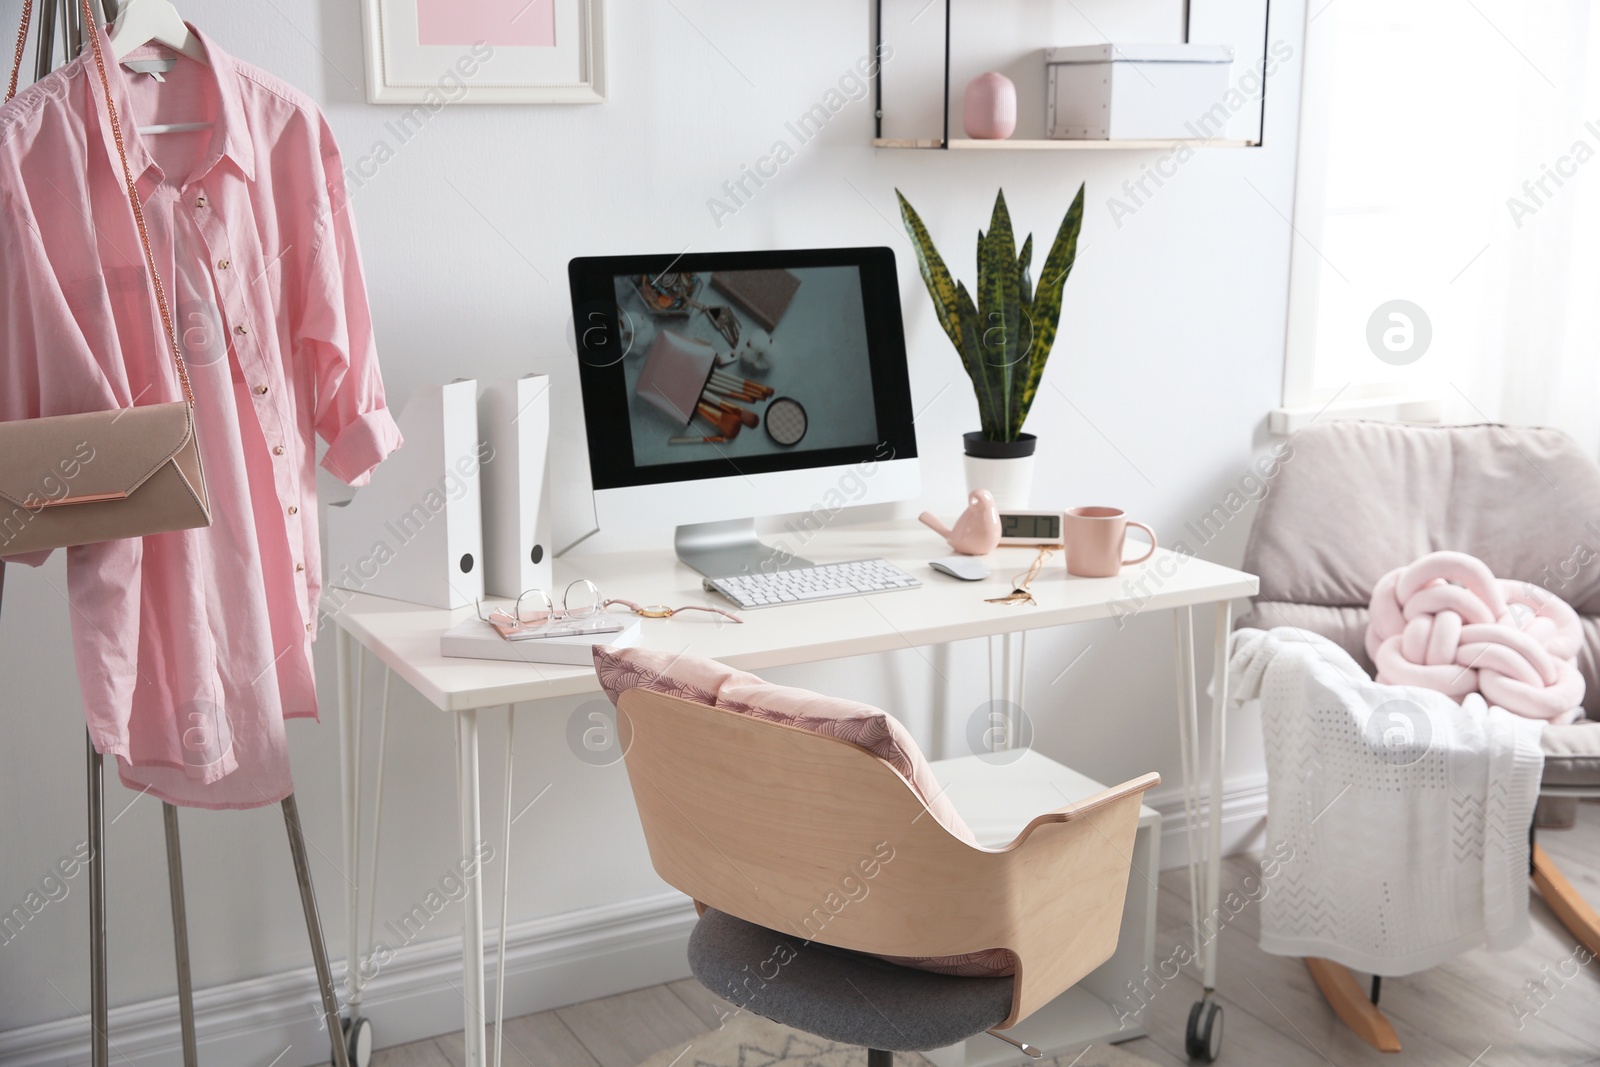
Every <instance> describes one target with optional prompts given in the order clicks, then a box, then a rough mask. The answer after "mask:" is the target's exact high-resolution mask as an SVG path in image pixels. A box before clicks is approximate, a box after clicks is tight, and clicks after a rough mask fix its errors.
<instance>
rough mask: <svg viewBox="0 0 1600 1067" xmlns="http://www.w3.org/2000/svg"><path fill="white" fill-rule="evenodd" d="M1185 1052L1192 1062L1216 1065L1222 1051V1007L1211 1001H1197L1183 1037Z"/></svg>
mask: <svg viewBox="0 0 1600 1067" xmlns="http://www.w3.org/2000/svg"><path fill="white" fill-rule="evenodd" d="M1183 1048H1184V1051H1185V1052H1187V1053H1188V1054H1189V1058H1190V1059H1191V1060H1199V1061H1200V1062H1201V1063H1215V1062H1216V1059H1217V1054H1218V1053H1220V1052H1221V1051H1222V1005H1221V1004H1217V1003H1214V1002H1212V1001H1211V1000H1210V999H1206V1000H1197V1001H1195V1002H1194V1007H1192V1008H1190V1009H1189V1028H1188V1030H1187V1032H1185V1034H1184V1036H1183Z"/></svg>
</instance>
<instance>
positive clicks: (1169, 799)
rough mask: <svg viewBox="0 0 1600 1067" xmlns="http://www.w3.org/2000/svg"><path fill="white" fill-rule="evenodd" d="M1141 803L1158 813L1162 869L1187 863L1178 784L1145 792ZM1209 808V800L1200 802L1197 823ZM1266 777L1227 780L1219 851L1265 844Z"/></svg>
mask: <svg viewBox="0 0 1600 1067" xmlns="http://www.w3.org/2000/svg"><path fill="white" fill-rule="evenodd" d="M1144 802H1145V803H1146V804H1148V805H1149V806H1150V807H1152V808H1155V809H1156V810H1157V811H1159V812H1160V813H1161V869H1162V870H1171V869H1172V868H1173V867H1183V866H1186V865H1187V864H1188V862H1189V837H1188V833H1187V830H1186V827H1187V825H1188V824H1187V822H1186V821H1185V819H1184V813H1183V791H1182V787H1181V786H1163V787H1161V788H1160V789H1157V790H1152V791H1151V792H1149V793H1146V794H1145V799H1144ZM1210 810H1211V804H1210V803H1209V801H1207V802H1205V803H1202V804H1201V805H1200V813H1199V814H1200V825H1201V826H1204V825H1205V821H1206V817H1207V814H1208V813H1209V812H1210ZM1266 830H1267V779H1266V776H1265V775H1261V776H1260V777H1258V778H1254V779H1248V780H1246V781H1243V782H1229V783H1227V784H1226V785H1225V786H1224V787H1223V790H1222V854H1223V855H1224V856H1232V855H1234V854H1235V853H1239V852H1256V851H1259V850H1260V849H1261V848H1263V847H1264V846H1265V844H1266Z"/></svg>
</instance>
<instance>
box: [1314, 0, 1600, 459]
mask: <svg viewBox="0 0 1600 1067" xmlns="http://www.w3.org/2000/svg"><path fill="white" fill-rule="evenodd" d="M1311 5H1312V6H1311V10H1310V11H1309V12H1308V16H1307V18H1308V22H1307V28H1306V46H1305V81H1304V89H1303V96H1302V100H1301V128H1300V149H1299V170H1298V175H1297V182H1296V199H1295V210H1294V222H1295V237H1294V245H1293V254H1292V269H1291V281H1290V303H1289V331H1288V337H1287V352H1286V363H1285V375H1284V405H1285V407H1286V408H1289V409H1299V410H1300V411H1301V412H1302V413H1303V412H1305V411H1307V410H1311V411H1315V410H1317V409H1319V408H1321V407H1323V406H1324V405H1330V404H1332V405H1335V406H1336V408H1337V409H1340V410H1360V409H1363V408H1366V409H1370V410H1373V411H1376V410H1379V408H1380V406H1382V405H1393V403H1394V402H1395V401H1397V400H1405V399H1412V400H1416V401H1420V402H1422V404H1423V406H1424V407H1427V406H1430V405H1431V406H1434V407H1436V408H1437V409H1438V415H1439V416H1440V417H1443V418H1445V419H1449V420H1451V421H1484V420H1491V419H1492V420H1500V421H1508V422H1528V423H1546V424H1556V425H1561V426H1563V427H1564V428H1566V429H1568V430H1569V431H1570V432H1574V433H1576V434H1579V435H1582V436H1584V437H1585V439H1586V440H1587V441H1588V442H1589V443H1591V444H1592V445H1595V446H1596V448H1597V450H1600V422H1597V421H1596V419H1597V416H1596V409H1597V408H1600V376H1597V368H1600V341H1597V333H1596V327H1597V326H1600V321H1597V316H1596V311H1595V309H1596V307H1597V306H1600V256H1597V254H1596V252H1595V250H1594V248H1593V246H1594V245H1595V243H1596V242H1595V238H1596V237H1600V196H1597V191H1600V91H1597V90H1600V84H1597V82H1600V47H1597V38H1600V17H1596V18H1593V19H1592V18H1591V15H1590V5H1589V3H1588V2H1587V0H1547V2H1544V3H1539V4H1521V3H1516V2H1511V0H1505V2H1500V0H1311Z"/></svg>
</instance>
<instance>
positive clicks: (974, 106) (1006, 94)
mask: <svg viewBox="0 0 1600 1067" xmlns="http://www.w3.org/2000/svg"><path fill="white" fill-rule="evenodd" d="M961 125H962V126H963V127H964V128H965V129H966V131H967V136H968V137H972V138H975V139H976V140H980V141H1003V140H1005V139H1006V138H1007V137H1010V136H1011V135H1012V134H1013V133H1015V132H1016V129H1017V87H1016V86H1015V85H1013V84H1012V82H1011V79H1010V78H1008V77H1006V76H1005V75H1004V74H996V73H995V72H994V71H992V70H991V71H990V72H989V73H987V74H980V75H978V76H977V77H976V78H973V79H972V80H971V81H970V82H968V83H967V92H966V96H965V99H964V100H963V102H962V108H961Z"/></svg>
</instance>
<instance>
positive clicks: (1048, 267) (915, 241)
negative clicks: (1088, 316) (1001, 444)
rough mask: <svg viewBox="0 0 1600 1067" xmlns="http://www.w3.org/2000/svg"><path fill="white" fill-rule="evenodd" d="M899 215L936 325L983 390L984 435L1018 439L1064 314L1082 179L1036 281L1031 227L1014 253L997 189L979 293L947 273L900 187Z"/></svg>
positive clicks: (982, 242)
mask: <svg viewBox="0 0 1600 1067" xmlns="http://www.w3.org/2000/svg"><path fill="white" fill-rule="evenodd" d="M895 195H896V196H898V197H899V198H900V216H901V218H902V219H904V220H905V225H906V231H907V232H908V233H910V235H911V243H912V245H913V246H914V247H915V248H916V250H917V265H918V266H919V267H920V268H921V269H922V280H923V282H925V283H926V284H927V286H928V295H929V296H931V297H933V307H934V310H935V311H936V312H937V313H938V315H939V325H940V326H942V327H944V332H945V334H946V335H947V336H949V338H950V343H951V344H953V345H955V346H956V352H957V353H959V354H960V356H961V363H962V365H963V366H965V367H966V369H967V374H968V376H969V377H971V378H972V387H973V389H974V390H975V391H976V392H977V394H978V412H979V415H980V417H981V419H982V425H983V439H984V440H985V441H1015V440H1017V439H1018V438H1019V437H1020V436H1021V435H1022V423H1023V421H1024V420H1025V419H1027V417H1028V408H1029V407H1031V406H1032V404H1033V398H1034V396H1035V395H1036V394H1037V393H1038V391H1039V381H1040V379H1041V378H1042V377H1043V376H1044V365H1045V362H1046V361H1047V360H1048V359H1049V358H1050V349H1051V348H1052V347H1053V346H1054V345H1055V340H1056V328H1057V326H1058V325H1059V324H1060V320H1061V291H1062V287H1063V286H1064V285H1065V284H1066V281H1067V275H1069V274H1071V273H1072V263H1073V260H1074V259H1076V258H1077V254H1078V231H1079V230H1080V229H1082V227H1083V186H1081V185H1080V186H1078V195H1077V196H1076V197H1075V198H1074V199H1073V201H1072V206H1071V207H1070V208H1068V209H1067V217H1066V218H1064V219H1062V220H1061V228H1060V229H1059V230H1058V231H1056V239H1055V243H1054V244H1052V245H1051V246H1050V253H1049V255H1047V256H1046V257H1045V260H1044V270H1043V272H1042V273H1041V274H1040V276H1039V284H1038V287H1037V288H1035V287H1034V284H1033V280H1032V277H1031V271H1032V267H1033V235H1032V234H1029V235H1028V239H1027V240H1026V241H1024V242H1023V245H1022V253H1021V255H1018V254H1017V248H1016V238H1015V237H1013V236H1012V233H1011V214H1010V212H1008V211H1007V210H1006V194H1005V190H1003V189H1002V190H1001V191H1000V193H999V195H998V196H996V197H995V201H994V214H993V216H992V217H991V218H990V220H989V232H988V233H987V234H986V233H984V232H982V231H981V230H980V231H979V232H978V299H977V300H976V302H974V300H973V299H972V295H971V294H970V293H969V292H968V291H967V287H966V284H965V283H963V282H958V281H956V280H955V279H954V278H952V277H951V275H950V268H948V267H946V266H945V263H944V260H943V259H942V258H941V257H940V255H939V250H938V249H937V248H936V247H934V244H933V238H932V237H930V236H929V235H928V228H927V227H926V226H924V225H923V223H922V219H921V218H920V217H918V215H917V212H916V209H914V208H913V207H912V206H911V204H910V202H909V201H907V200H906V198H905V196H904V195H902V194H901V192H900V190H898V189H896V190H895Z"/></svg>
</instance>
